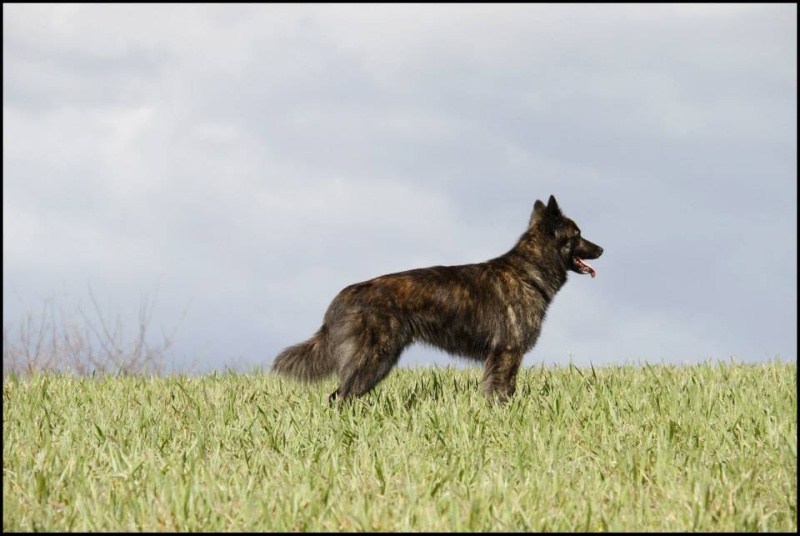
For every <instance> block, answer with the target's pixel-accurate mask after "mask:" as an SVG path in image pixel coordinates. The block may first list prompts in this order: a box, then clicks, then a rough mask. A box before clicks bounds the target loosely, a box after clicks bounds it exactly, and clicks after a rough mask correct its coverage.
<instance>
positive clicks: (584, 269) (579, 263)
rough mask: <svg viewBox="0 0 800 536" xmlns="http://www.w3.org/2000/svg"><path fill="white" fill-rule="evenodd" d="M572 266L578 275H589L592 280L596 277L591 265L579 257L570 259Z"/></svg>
mask: <svg viewBox="0 0 800 536" xmlns="http://www.w3.org/2000/svg"><path fill="white" fill-rule="evenodd" d="M572 266H573V268H574V269H575V271H576V272H578V273H579V274H591V276H592V278H594V276H595V275H597V274H596V272H595V271H594V268H593V267H592V265H591V264H589V263H588V262H586V261H585V260H583V259H581V258H580V257H572Z"/></svg>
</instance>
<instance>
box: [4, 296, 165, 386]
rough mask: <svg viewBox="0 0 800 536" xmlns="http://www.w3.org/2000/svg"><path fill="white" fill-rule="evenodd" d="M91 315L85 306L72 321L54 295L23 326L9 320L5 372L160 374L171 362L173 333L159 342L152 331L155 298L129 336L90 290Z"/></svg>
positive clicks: (141, 308) (143, 305)
mask: <svg viewBox="0 0 800 536" xmlns="http://www.w3.org/2000/svg"><path fill="white" fill-rule="evenodd" d="M89 297H90V298H91V303H92V309H91V311H90V313H91V314H87V312H86V311H85V310H84V309H83V308H82V307H80V308H79V309H78V312H79V315H78V316H79V318H80V320H79V322H77V323H76V322H74V321H70V320H69V319H68V318H67V315H66V314H65V313H64V311H63V310H60V309H59V310H57V309H56V307H55V304H54V303H53V300H47V301H45V303H44V305H43V306H42V309H41V313H40V314H39V315H34V314H33V313H31V312H28V314H26V315H25V317H24V318H23V319H22V321H20V322H19V325H18V326H15V327H10V326H8V325H6V323H5V322H4V324H3V375H4V376H5V375H6V374H8V373H12V372H13V373H15V374H18V375H30V374H33V373H36V372H67V373H72V374H77V375H105V374H124V375H151V374H155V375H160V374H163V373H164V371H165V369H166V365H167V357H168V351H169V350H170V348H171V347H172V344H173V335H174V331H175V330H173V333H171V334H170V335H165V334H162V337H161V339H160V340H159V341H157V342H155V343H153V342H152V340H151V337H149V336H148V333H149V331H150V321H151V319H152V314H153V308H154V300H150V299H148V298H146V297H145V298H142V300H141V302H140V304H139V314H138V329H137V331H136V332H135V334H134V335H133V337H132V338H129V337H126V334H125V330H124V329H123V327H122V322H121V320H120V317H119V315H117V316H116V318H115V319H114V320H113V321H111V320H109V318H108V317H107V316H106V315H104V314H103V312H102V311H101V309H100V306H99V305H98V303H97V299H96V298H95V296H94V294H93V293H92V291H91V288H90V289H89Z"/></svg>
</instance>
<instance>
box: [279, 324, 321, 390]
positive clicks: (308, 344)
mask: <svg viewBox="0 0 800 536" xmlns="http://www.w3.org/2000/svg"><path fill="white" fill-rule="evenodd" d="M272 370H273V371H274V372H277V373H278V374H280V375H282V376H291V377H293V378H295V379H298V380H302V381H307V382H309V381H314V380H321V379H322V378H325V377H326V376H330V375H331V374H333V373H334V372H336V363H335V362H334V360H333V356H332V355H331V354H330V350H329V348H328V329H327V328H326V326H324V325H323V326H322V327H321V328H320V329H319V331H317V332H316V333H315V334H314V335H313V336H312V337H311V338H310V339H308V340H307V341H305V342H301V343H299V344H295V345H294V346H290V347H289V348H287V349H286V350H284V351H283V352H281V353H280V354H278V357H276V358H275V362H274V363H273V364H272Z"/></svg>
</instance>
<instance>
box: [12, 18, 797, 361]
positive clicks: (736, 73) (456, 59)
mask: <svg viewBox="0 0 800 536" xmlns="http://www.w3.org/2000/svg"><path fill="white" fill-rule="evenodd" d="M550 194H554V195H555V196H556V198H557V199H558V201H559V203H560V205H561V207H562V209H563V210H564V212H565V213H566V214H567V215H568V216H570V217H571V218H573V219H574V220H575V221H576V222H577V223H578V225H579V226H580V227H581V229H582V231H583V234H584V236H585V237H586V238H588V239H589V240H592V241H594V242H596V243H598V244H600V245H601V246H603V248H605V253H604V254H603V256H602V257H601V258H600V259H598V260H597V261H594V262H593V265H594V267H595V268H596V269H597V277H596V278H595V279H592V278H590V277H588V276H579V275H577V274H572V275H571V276H570V278H569V281H568V283H567V284H566V285H565V286H564V287H563V288H562V290H561V292H560V293H559V294H558V295H557V296H556V298H555V300H554V302H553V303H552V305H551V307H550V309H549V311H548V315H547V320H546V322H545V324H544V329H543V332H542V335H541V337H540V339H539V342H538V344H537V346H536V347H535V349H534V350H533V351H532V352H530V353H529V354H528V355H527V356H526V357H525V361H524V365H525V366H539V365H540V364H542V363H544V364H545V365H552V364H566V363H568V362H569V360H570V359H571V360H572V362H573V363H575V364H577V365H579V366H584V365H588V364H589V363H592V364H593V365H606V364H623V363H643V362H649V363H660V362H667V363H694V362H701V361H706V360H725V361H727V360H728V359H729V358H730V357H731V356H733V357H734V358H735V359H736V360H739V361H745V362H760V361H765V360H769V359H773V358H776V357H779V358H781V359H784V360H796V359H797V328H796V324H797V6H796V5H794V4H783V5H766V6H762V5H742V4H736V5H723V4H715V5H692V4H687V5H674V6H671V5H646V6H635V5H572V6H569V5H567V6H562V5H520V4H513V5H496V4H493V5H475V4H463V5H457V4H448V5H442V4H439V5H374V4H372V5H371V4H365V5H341V4H334V5H293V4H288V5H233V6H221V5H206V4H194V5H191V4H189V5H98V6H94V5H80V6H77V5H49V6H48V5H8V4H4V5H3V322H4V325H5V326H6V327H12V326H14V325H16V323H18V322H19V321H20V319H21V318H23V317H24V316H25V315H26V314H27V313H29V312H31V311H33V312H34V313H35V312H37V311H38V310H40V309H41V307H42V305H43V304H44V303H45V302H52V303H56V304H57V305H58V307H59V308H60V309H61V310H62V311H67V312H68V314H72V313H70V312H74V311H78V310H79V309H85V308H87V306H88V305H90V304H91V301H90V298H89V291H88V289H91V292H92V293H93V294H94V296H95V297H96V298H97V301H98V303H99V305H100V306H101V307H102V308H103V310H104V311H105V312H106V314H108V315H120V316H121V317H122V318H123V319H125V322H126V323H127V324H128V325H129V327H130V329H131V331H132V332H134V333H135V330H136V328H137V322H138V321H137V314H138V310H139V304H140V301H141V300H142V299H143V298H149V299H151V300H154V305H155V309H154V312H153V318H152V323H151V326H152V334H153V336H154V337H155V339H160V337H161V333H162V331H164V332H171V331H172V330H173V329H176V333H175V346H174V348H173V351H172V359H173V361H174V362H175V363H176V364H177V365H178V366H179V367H180V366H184V365H187V366H188V364H190V363H191V364H192V366H193V367H194V369H195V370H203V371H205V370H211V369H224V367H225V366H233V365H235V366H242V365H247V366H251V365H262V366H269V365H270V364H271V362H272V359H273V358H274V356H275V355H276V354H277V353H278V352H279V351H280V350H281V349H283V348H284V347H286V346H288V345H291V344H294V343H297V342H299V341H301V340H304V339H306V338H308V337H309V336H310V335H311V334H313V333H314V332H315V331H316V330H317V329H318V328H319V326H320V324H321V321H322V316H323V314H324V312H325V309H326V308H327V306H328V304H329V303H330V301H331V299H332V298H333V297H334V296H335V295H336V293H337V292H339V290H341V289H342V288H343V287H345V286H347V285H348V284H351V283H355V282H358V281H363V280H366V279H370V278H372V277H375V276H378V275H381V274H384V273H389V272H395V271H401V270H406V269H411V268H419V267H424V266H431V265H441V264H443V265H452V264H463V263H472V262H479V261H484V260H488V259H489V258H492V257H495V256H497V255H500V254H502V253H505V252H506V251H507V250H508V249H510V248H511V246H513V244H514V243H515V242H516V240H517V238H518V237H519V235H520V234H521V233H522V232H523V231H524V229H525V226H526V224H527V221H528V218H529V215H530V211H531V210H532V207H533V204H534V201H536V199H542V200H543V201H545V202H546V200H547V197H548V196H549V195H550ZM89 308H91V307H89ZM12 332H13V331H12ZM458 363H459V360H453V359H450V358H448V357H446V356H445V354H443V353H441V352H439V351H436V350H433V349H430V348H425V347H419V346H415V347H413V348H411V349H409V350H408V351H407V352H406V353H405V354H404V356H403V357H402V358H401V360H400V364H401V366H402V365H410V366H416V365H420V364H437V365H448V364H458ZM461 364H464V362H463V361H461Z"/></svg>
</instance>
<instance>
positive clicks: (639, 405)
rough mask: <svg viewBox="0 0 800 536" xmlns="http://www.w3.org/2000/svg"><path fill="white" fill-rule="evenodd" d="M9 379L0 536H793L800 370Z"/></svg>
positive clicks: (721, 367) (662, 368)
mask: <svg viewBox="0 0 800 536" xmlns="http://www.w3.org/2000/svg"><path fill="white" fill-rule="evenodd" d="M480 373H481V371H480V370H479V369H477V368H475V369H466V370H457V369H453V368H446V369H417V370H409V369H398V370H395V371H394V372H393V373H392V374H391V375H390V376H389V378H388V379H387V380H386V381H385V382H383V383H382V384H380V385H379V386H378V388H377V389H376V390H375V391H374V392H373V393H372V394H370V395H368V396H367V397H365V398H364V399H361V400H357V401H355V402H354V403H352V404H350V405H347V406H345V407H344V408H341V409H339V408H336V407H329V406H328V404H327V400H326V397H327V393H329V392H330V391H332V390H333V389H334V387H335V383H334V381H333V380H331V381H329V382H324V383H322V384H318V385H311V386H303V385H298V384H294V383H291V382H287V381H285V380H281V379H278V378H276V377H274V376H271V375H269V374H263V373H258V374H256V373H254V374H232V373H231V374H216V375H211V376H205V377H185V376H184V377H181V376H172V377H156V378H137V377H120V378H103V379H92V378H76V377H70V376H38V377H33V378H29V379H24V380H23V379H19V378H15V377H13V376H12V377H6V378H5V379H4V380H3V530H4V531H31V530H38V531H77V530H90V531H144V530H146V531H162V530H166V531H175V530H178V531H189V530H192V531H197V530H202V531H216V530H220V531H341V530H374V531H381V530H384V531H429V530H430V531H465V530H469V531H530V530H536V531H539V530H548V531H557V530H563V531H578V530H589V531H606V530H623V531H632V530H649V531H688V530H693V531H739V530H744V531H789V532H794V531H796V530H797V395H796V388H797V366H796V364H795V363H781V362H777V361H775V362H771V363H767V364H763V365H742V364H731V363H727V364H711V363H707V364H702V365H695V366H669V365H656V366H649V365H645V366H641V367H634V366H625V367H605V368H597V369H594V370H592V369H591V368H588V369H583V368H581V369H578V368H575V367H573V366H569V367H563V368H552V369H551V368H534V369H526V370H523V371H521V372H520V378H519V386H518V389H517V394H516V396H515V398H514V399H513V401H512V402H511V403H510V404H508V405H506V406H490V405H488V404H487V403H486V401H485V400H484V399H483V397H482V395H481V394H480V389H479V388H478V383H479V379H480Z"/></svg>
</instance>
